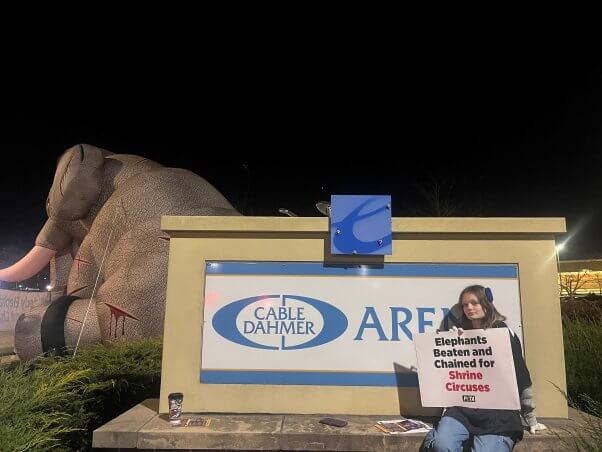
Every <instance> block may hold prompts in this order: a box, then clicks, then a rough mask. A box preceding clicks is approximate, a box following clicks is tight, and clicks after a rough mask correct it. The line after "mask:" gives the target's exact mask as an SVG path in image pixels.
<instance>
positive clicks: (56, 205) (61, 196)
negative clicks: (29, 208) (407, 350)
mask: <svg viewBox="0 0 602 452" xmlns="http://www.w3.org/2000/svg"><path fill="white" fill-rule="evenodd" d="M108 154H110V153H109V152H107V151H104V150H103V149H100V148H97V147H94V146H90V145H88V144H78V145H76V146H73V147H72V148H69V149H67V151H65V153H64V154H63V155H62V156H61V157H60V159H59V162H58V165H57V169H56V173H55V175H54V182H53V183H52V188H51V189H50V194H49V195H48V201H47V205H46V210H47V211H48V216H49V217H57V218H60V219H63V220H78V219H80V218H83V217H85V216H86V214H87V213H88V212H89V211H90V208H91V207H92V206H93V205H94V203H96V201H97V200H98V197H99V196H100V191H101V189H102V173H103V165H104V157H105V155H108Z"/></svg>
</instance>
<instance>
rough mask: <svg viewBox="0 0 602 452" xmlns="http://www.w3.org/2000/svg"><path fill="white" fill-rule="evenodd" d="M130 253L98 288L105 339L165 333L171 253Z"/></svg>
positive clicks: (99, 313)
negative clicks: (168, 258) (168, 263)
mask: <svg viewBox="0 0 602 452" xmlns="http://www.w3.org/2000/svg"><path fill="white" fill-rule="evenodd" d="M145 250H148V248H144V247H141V250H140V251H137V252H134V253H128V256H127V257H128V259H127V261H126V262H124V263H123V265H121V266H119V267H118V269H117V271H116V272H115V273H113V274H112V275H110V276H109V277H108V278H107V280H106V281H105V282H104V284H103V285H102V287H100V289H99V291H98V298H97V299H96V300H95V301H96V310H97V312H98V317H99V322H100V329H101V331H102V338H103V341H132V340H139V339H143V338H149V337H155V336H161V335H162V334H163V319H164V315H165V288H166V284H167V253H164V252H162V251H161V250H157V249H155V251H154V252H152V251H145Z"/></svg>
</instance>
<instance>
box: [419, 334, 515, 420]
mask: <svg viewBox="0 0 602 452" xmlns="http://www.w3.org/2000/svg"><path fill="white" fill-rule="evenodd" d="M414 343H415V344H416V358H417V361H418V380H419V384H420V398H421V400H422V406H423V407H448V406H464V407H469V408H490V409H505V410H518V409H520V400H519V396H518V388H517V385H516V374H515V371H514V360H513V358H512V347H511V345H510V334H509V331H508V329H507V328H493V329H488V330H469V331H464V333H463V334H462V335H458V334H457V333H455V332H443V333H426V334H419V335H416V336H415V337H414Z"/></svg>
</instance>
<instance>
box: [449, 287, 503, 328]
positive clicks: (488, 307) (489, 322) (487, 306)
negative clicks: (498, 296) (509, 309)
mask: <svg viewBox="0 0 602 452" xmlns="http://www.w3.org/2000/svg"><path fill="white" fill-rule="evenodd" d="M467 293H470V294H473V295H474V296H475V297H477V300H479V304H480V305H481V307H482V308H483V311H485V317H483V319H482V320H481V328H483V329H487V328H492V327H493V326H495V325H496V324H498V323H500V322H503V321H504V320H506V317H504V316H503V315H502V314H500V313H499V312H498V310H497V309H495V306H494V305H493V303H492V302H491V301H489V300H488V299H487V296H486V295H485V288H484V287H483V286H479V285H474V286H468V287H467V288H465V289H464V290H463V291H462V292H460V296H459V297H458V307H459V308H460V312H461V313H462V319H461V323H462V328H464V329H465V330H470V329H472V322H471V321H470V319H469V318H468V317H466V314H464V308H463V307H462V297H464V295H465V294H467Z"/></svg>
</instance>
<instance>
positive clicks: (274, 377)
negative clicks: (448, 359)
mask: <svg viewBox="0 0 602 452" xmlns="http://www.w3.org/2000/svg"><path fill="white" fill-rule="evenodd" d="M201 383H205V384H267V385H314V386H392V387H395V386H399V387H418V375H417V374H414V373H407V374H406V373H403V374H402V373H400V374H395V373H393V372H391V373H370V372H365V373H362V372H276V371H261V370H256V371H253V370H251V371H249V370H203V371H201Z"/></svg>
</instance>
